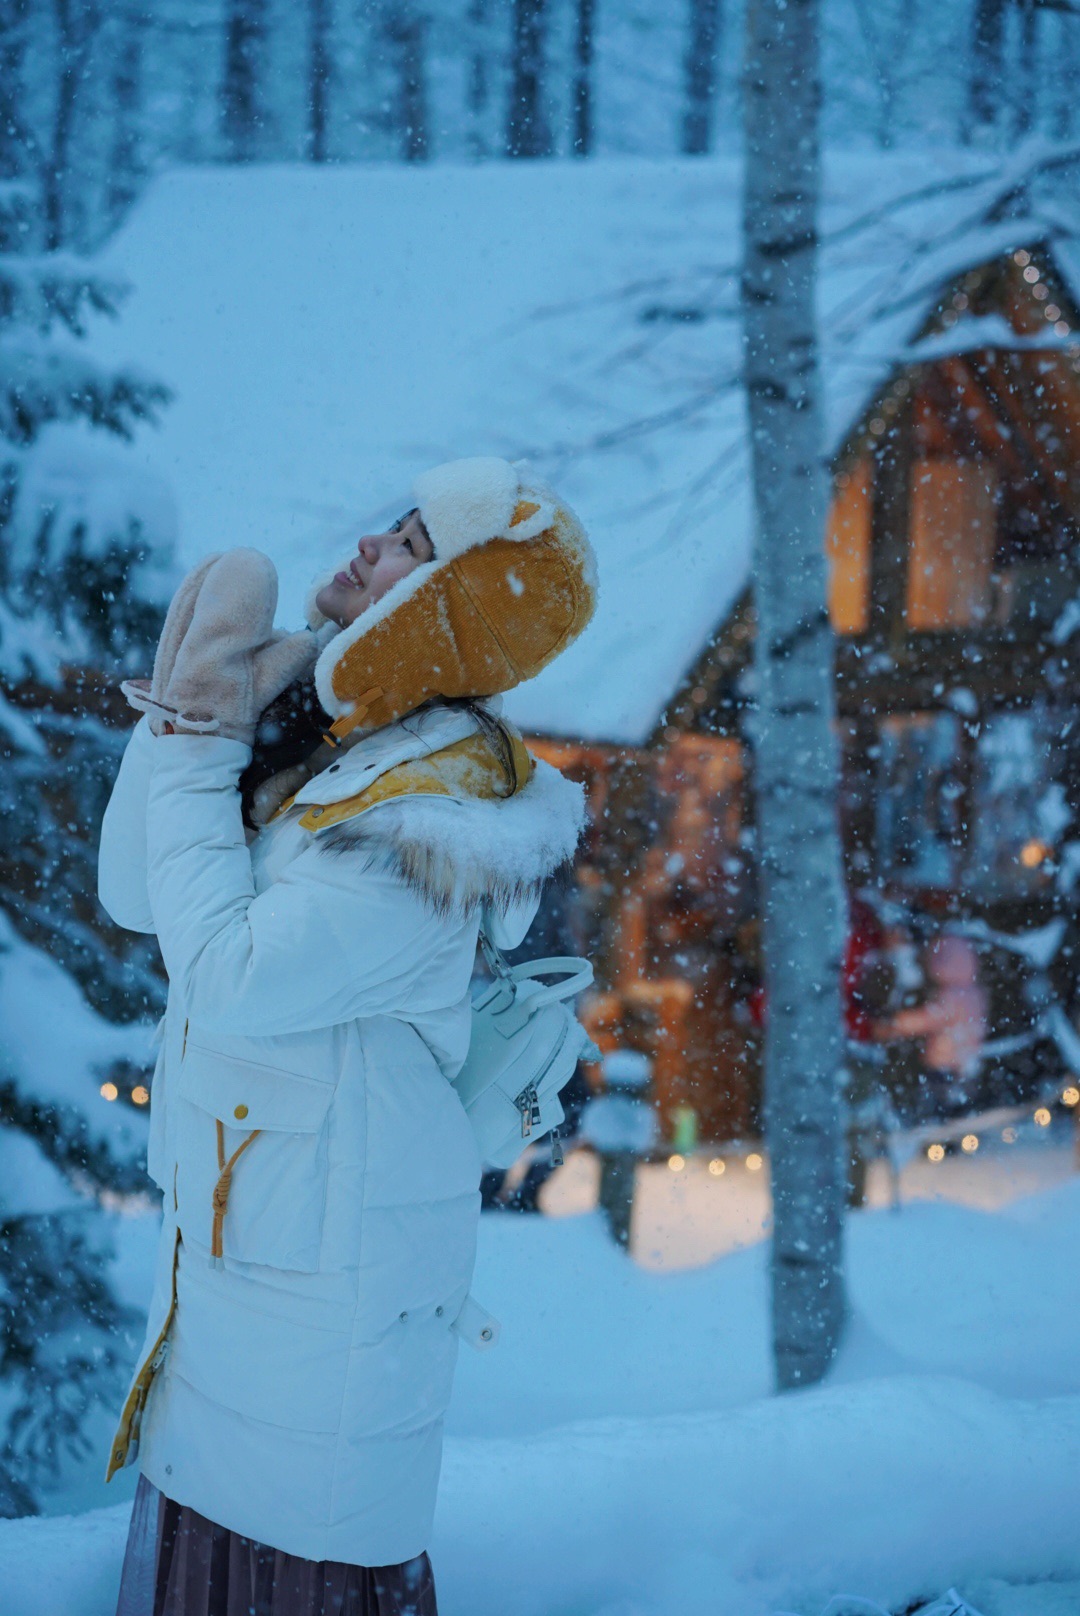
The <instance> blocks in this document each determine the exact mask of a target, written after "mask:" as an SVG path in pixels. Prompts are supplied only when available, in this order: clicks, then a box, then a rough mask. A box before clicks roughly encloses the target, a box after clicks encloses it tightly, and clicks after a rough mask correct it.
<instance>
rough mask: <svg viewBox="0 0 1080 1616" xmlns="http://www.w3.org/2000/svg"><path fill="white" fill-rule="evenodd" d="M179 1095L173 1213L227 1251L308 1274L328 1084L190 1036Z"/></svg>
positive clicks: (189, 1231)
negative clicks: (227, 1052) (175, 1209)
mask: <svg viewBox="0 0 1080 1616" xmlns="http://www.w3.org/2000/svg"><path fill="white" fill-rule="evenodd" d="M177 1093H178V1097H179V1100H180V1101H181V1104H180V1106H179V1108H178V1110H179V1112H180V1115H179V1116H178V1119H177V1122H178V1126H177V1135H176V1141H177V1201H178V1214H177V1215H178V1221H179V1224H180V1228H181V1230H182V1231H183V1234H184V1237H185V1239H188V1240H190V1241H192V1242H194V1243H196V1244H198V1245H201V1246H205V1247H206V1248H207V1249H208V1250H210V1251H213V1250H214V1246H215V1241H216V1242H217V1243H218V1244H220V1247H221V1250H222V1252H223V1255H224V1257H225V1258H232V1259H234V1260H236V1261H237V1262H246V1263H263V1264H266V1265H267V1266H269V1267H273V1268H283V1269H291V1270H293V1271H295V1272H299V1273H314V1272H316V1270H317V1269H318V1267H319V1255H320V1250H321V1246H322V1231H323V1219H324V1214H325V1208H326V1180H327V1114H328V1112H329V1109H330V1102H331V1100H332V1099H333V1095H334V1086H333V1084H331V1083H320V1082H317V1081H315V1080H314V1079H312V1078H309V1077H304V1076H302V1075H301V1074H299V1073H296V1072H286V1071H281V1070H279V1069H278V1068H277V1067H273V1066H265V1065H263V1064H261V1063H259V1062H257V1061H249V1060H243V1059H241V1058H239V1057H237V1056H234V1055H225V1054H222V1053H221V1052H220V1051H218V1050H213V1049H209V1048H206V1047H204V1046H201V1045H199V1044H196V1043H192V1042H191V1041H189V1043H188V1046H187V1051H186V1053H185V1055H184V1062H183V1066H182V1067H181V1071H180V1081H179V1084H178V1088H177Z"/></svg>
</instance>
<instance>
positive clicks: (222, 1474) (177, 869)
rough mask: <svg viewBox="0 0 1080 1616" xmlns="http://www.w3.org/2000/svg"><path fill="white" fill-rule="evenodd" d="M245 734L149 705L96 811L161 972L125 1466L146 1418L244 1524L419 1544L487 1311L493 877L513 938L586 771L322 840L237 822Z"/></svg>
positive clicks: (188, 1486)
mask: <svg viewBox="0 0 1080 1616" xmlns="http://www.w3.org/2000/svg"><path fill="white" fill-rule="evenodd" d="M473 727H474V726H473V720H472V719H471V718H470V717H469V715H468V714H467V713H462V712H461V711H456V710H452V709H446V708H436V709H434V710H432V711H430V712H428V713H426V714H424V715H423V716H418V715H414V716H413V718H411V719H409V720H407V721H405V722H404V723H401V724H395V725H392V726H390V727H389V728H388V729H386V730H383V731H381V732H379V733H377V734H375V735H373V736H370V737H368V738H367V739H365V740H363V741H361V742H360V743H359V744H358V745H356V746H355V747H353V748H352V750H351V751H349V752H348V753H347V754H346V755H345V756H344V757H343V759H342V760H341V762H340V764H339V765H337V767H336V770H335V783H334V784H333V786H332V787H330V786H329V784H328V781H327V780H326V779H325V778H323V779H322V780H321V784H320V783H318V782H312V786H311V787H310V788H308V790H307V793H306V794H305V793H301V798H302V799H304V800H306V801H308V802H310V801H313V800H315V801H319V802H323V801H326V800H332V799H333V797H334V796H335V795H336V798H337V799H339V800H341V799H344V798H345V797H348V796H349V795H350V793H353V794H355V793H356V792H358V791H359V790H361V789H362V788H363V787H366V786H367V784H369V783H370V782H371V781H372V780H374V779H377V778H378V777H379V775H380V774H381V773H382V772H384V771H385V770H386V769H388V768H389V767H391V766H392V765H393V764H395V763H397V762H400V761H401V760H402V759H403V757H405V758H408V757H413V758H415V757H418V756H421V755H427V754H429V753H431V752H433V751H436V750H438V749H439V748H441V747H445V746H448V745H450V744H452V743H453V742H455V741H458V740H460V739H461V738H462V737H463V736H464V735H465V734H467V733H468V732H469V731H470V730H471V729H472V728H473ZM249 757H250V752H249V749H248V748H247V747H246V746H244V745H241V744H240V743H239V742H235V741H229V740H224V739H218V738H213V737H209V738H208V737H202V736H181V735H175V736H163V737H161V738H156V737H155V736H154V735H153V734H152V733H151V732H150V730H149V728H148V726H147V724H146V721H145V720H144V721H143V722H142V723H141V724H140V725H139V727H138V729H137V731H136V732H135V734H134V736H133V738H132V740H131V742H130V744H129V747H128V750H127V753H126V754H125V758H124V762H123V765H122V768H121V771H120V775H119V777H118V780H117V784H116V787H115V789H114V793H113V797H112V800H111V802H110V805H109V809H108V812H107V814H106V818H105V822H104V825H103V830H102V843H101V865H100V893H101V899H102V902H103V903H104V905H105V907H106V909H107V910H108V911H109V913H110V914H111V915H112V916H113V918H114V919H115V920H116V921H117V922H118V923H119V924H121V925H123V926H126V927H129V928H131V929H134V930H140V931H153V932H156V934H157V937H158V941H159V943H160V946H161V950H162V954H163V956H164V959H165V964H166V966H167V968H168V972H169V981H170V990H169V1004H168V1011H167V1014H166V1017H165V1022H164V1032H163V1039H162V1045H161V1049H160V1054H159V1059H158V1065H157V1070H156V1073H155V1077H154V1084H153V1097H152V1102H151V1139H150V1148H149V1169H150V1173H151V1175H152V1176H153V1178H154V1179H155V1180H156V1182H157V1183H158V1184H159V1185H160V1186H161V1188H162V1190H163V1192H164V1227H163V1230H162V1237H161V1249H160V1261H159V1267H158V1273H157V1278H156V1284H155V1290H154V1296H153V1301H152V1305H151V1310H150V1318H149V1324H148V1330H147V1338H146V1347H145V1351H144V1354H143V1355H142V1357H141V1358H140V1364H141V1368H140V1371H139V1373H138V1374H137V1375H136V1377H135V1380H134V1382H133V1385H132V1390H131V1394H130V1396H129V1398H128V1403H127V1405H126V1407H125V1410H124V1415H123V1418H122V1421H121V1427H120V1430H119V1432H118V1434H117V1438H116V1441H115V1443H114V1449H113V1454H112V1464H111V1467H110V1470H112V1469H115V1468H117V1467H118V1466H119V1465H121V1464H124V1463H130V1462H131V1460H132V1458H133V1456H134V1452H135V1449H136V1447H137V1448H138V1453H139V1462H140V1464H141V1467H142V1469H143V1470H144V1472H145V1473H146V1475H147V1476H148V1477H149V1479H150V1480H151V1481H152V1482H153V1483H154V1484H155V1485H156V1486H157V1487H158V1488H160V1489H161V1491H162V1492H164V1493H165V1494H166V1495H167V1496H168V1497H170V1498H172V1499H175V1500H178V1501H179V1502H180V1503H183V1504H188V1505H191V1506H193V1507H194V1508H195V1509H197V1510H199V1511H200V1512H201V1513H202V1514H204V1515H206V1516H208V1517H209V1518H210V1519H211V1520H214V1521H217V1522H219V1523H220V1524H222V1525H224V1526H227V1527H229V1528H231V1529H232V1530H233V1531H235V1532H239V1533H241V1534H243V1535H245V1536H247V1537H251V1538H255V1539H257V1540H258V1541H260V1542H263V1543H268V1544H271V1545H273V1546H274V1547H276V1548H279V1549H283V1550H285V1551H287V1552H289V1553H291V1554H296V1555H302V1556H304V1557H306V1558H307V1559H310V1560H316V1561H321V1560H340V1561H346V1562H350V1563H354V1564H360V1565H387V1564H393V1563H397V1562H399V1561H402V1560H406V1559H409V1558H411V1557H412V1556H414V1555H417V1554H419V1553H421V1552H422V1551H423V1550H424V1549H425V1548H426V1547H427V1544H428V1534H429V1531H430V1527H431V1520H432V1514H433V1510H434V1502H435V1490H436V1485H437V1480H438V1472H439V1464H440V1456H441V1441H442V1419H443V1414H444V1411H445V1409H446V1405H447V1401H448V1398H449V1393H450V1385H451V1379H452V1376H453V1369H454V1361H455V1356H456V1350H457V1344H458V1340H459V1338H460V1336H461V1335H465V1336H466V1338H467V1339H468V1338H471V1339H473V1341H474V1343H475V1344H477V1345H483V1344H485V1342H486V1341H489V1340H491V1339H492V1336H493V1334H494V1327H493V1321H491V1320H489V1319H488V1318H487V1316H486V1315H484V1314H483V1312H482V1310H480V1309H479V1308H478V1307H477V1306H476V1304H474V1303H473V1302H472V1301H471V1300H470V1299H469V1298H468V1291H469V1284H470V1280H471V1276H472V1269H473V1260H474V1244H475V1235H476V1225H477V1217H478V1208H479V1196H478V1181H479V1171H480V1163H479V1160H478V1156H477V1150H476V1145H475V1142H474V1140H473V1137H472V1133H471V1130H470V1127H469V1124H468V1122H467V1120H466V1117H465V1114H464V1112H463V1110H462V1108H461V1106H460V1104H459V1102H458V1100H457V1097H456V1095H455V1093H454V1090H453V1088H452V1087H451V1084H450V1081H449V1079H450V1078H451V1077H452V1076H453V1075H454V1074H455V1072H456V1070H457V1069H458V1067H459V1066H460V1064H461V1062H462V1060H463V1058H464V1056H465V1053H466V1049H467V1044H468V1036H469V1006H468V992H469V982H470V975H471V971H472V967H473V961H474V955H475V949H476V941H477V929H478V921H479V908H478V905H479V901H480V900H481V899H482V898H483V897H484V896H485V895H487V896H491V895H493V894H498V895H499V897H500V899H501V902H502V921H501V925H500V923H499V922H496V923H495V924H496V929H497V930H500V933H501V934H500V935H499V937H498V940H499V941H500V942H502V943H503V945H504V946H510V945H512V944H513V943H515V942H516V941H518V940H520V937H521V936H522V935H523V934H524V931H525V929H526V928H527V925H528V923H529V921H530V920H531V917H532V914H533V912H534V910H535V903H536V894H537V892H538V890H539V886H540V884H541V883H542V881H543V880H544V879H545V878H546V877H547V876H548V875H549V874H550V873H551V871H552V869H553V868H554V867H555V866H556V865H557V864H559V863H560V862H561V861H562V860H564V859H565V858H567V857H568V856H569V855H570V854H571V853H572V851H573V847H574V845H575V843H576V840H577V836H578V832H579V829H580V824H581V818H582V803H581V792H580V789H579V788H578V787H577V786H574V785H571V784H570V783H569V782H567V781H565V780H563V779H562V777H561V776H560V775H559V774H558V773H557V772H556V771H555V770H552V769H550V768H547V767H546V766H545V765H544V764H537V767H536V771H535V772H534V774H533V777H532V779H531V780H530V782H529V784H528V785H527V786H526V787H525V788H524V789H523V790H522V791H520V792H519V793H518V794H517V795H516V796H514V797H510V798H509V799H507V800H505V801H499V802H493V801H481V800H475V799H474V800H445V799H438V800H436V799H432V798H413V799H409V798H405V799H400V798H399V799H398V800H397V801H395V802H392V803H385V804H383V805H382V806H380V807H378V808H372V809H370V810H369V811H368V812H367V813H366V814H365V815H364V816H363V817H362V818H361V819H360V820H359V821H352V822H349V823H347V824H345V825H338V826H337V827H336V831H335V832H334V841H333V845H332V846H331V845H328V843H327V841H326V839H325V838H323V837H320V836H319V835H316V834H313V832H312V831H311V830H305V829H303V828H302V827H300V825H299V823H298V819H299V817H300V815H301V812H302V808H303V802H301V803H300V804H299V805H298V807H297V808H296V809H294V810H290V811H289V812H288V813H286V814H285V815H283V816H280V817H279V818H278V819H277V820H275V821H274V822H273V824H271V825H270V826H269V827H268V828H267V829H265V830H263V831H262V832H260V833H259V835H258V837H257V838H256V839H255V841H254V843H253V845H252V846H251V847H250V848H249V846H248V844H247V841H246V839H245V834H244V830H243V826H242V822H241V816H240V799H239V793H238V791H237V780H238V777H239V775H240V773H241V772H242V770H243V769H244V768H245V767H246V765H247V762H248V760H249ZM313 792H317V795H313V794H312V793H313ZM351 831H352V832H355V834H353V835H352V836H351V838H350V836H349V835H348V834H347V833H349V832H351ZM417 870H423V872H424V877H423V888H424V889H423V890H418V889H417V883H416V879H415V873H413V875H412V878H410V874H409V872H415V871H417ZM515 900H516V901H515ZM256 1130H257V1132H256ZM219 1140H220V1143H221V1146H222V1149H223V1157H224V1160H225V1161H228V1160H230V1159H232V1158H233V1157H234V1153H236V1152H238V1151H240V1150H241V1147H243V1149H242V1151H241V1153H240V1154H239V1155H237V1156H236V1157H235V1164H234V1166H233V1169H232V1175H231V1182H230V1184H229V1186H228V1196H227V1203H226V1204H225V1205H224V1209H223V1216H222V1217H221V1220H220V1225H219V1227H220V1231H221V1244H222V1250H223V1257H222V1259H221V1260H220V1261H219V1262H218V1263H215V1261H214V1260H213V1258H212V1256H211V1244H212V1238H213V1233H214V1215H215V1205H214V1196H215V1187H218V1193H219V1200H220V1176H221V1158H220V1157H219ZM245 1141H248V1143H246V1144H245ZM144 1403H145V1407H143V1405H144Z"/></svg>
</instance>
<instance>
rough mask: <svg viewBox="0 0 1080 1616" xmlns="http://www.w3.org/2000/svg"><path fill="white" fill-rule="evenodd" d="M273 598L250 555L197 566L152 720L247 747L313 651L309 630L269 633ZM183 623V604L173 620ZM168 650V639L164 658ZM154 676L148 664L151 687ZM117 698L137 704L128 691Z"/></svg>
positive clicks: (268, 578) (267, 571)
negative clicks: (189, 604) (202, 567)
mask: <svg viewBox="0 0 1080 1616" xmlns="http://www.w3.org/2000/svg"><path fill="white" fill-rule="evenodd" d="M196 570H198V569H196ZM189 576H190V577H194V574H191V575H189ZM187 582H188V580H185V584H186V583H187ZM183 589H184V585H181V591H183ZM277 593H278V584H277V572H276V570H275V568H274V564H273V562H272V561H271V560H270V559H269V557H268V556H264V555H262V554H261V553H260V551H258V550H248V549H239V550H228V551H226V552H225V554H224V555H221V556H217V557H215V558H214V559H213V560H212V561H211V562H210V564H209V565H206V566H205V571H204V572H203V573H202V575H201V577H200V578H199V580H198V581H197V585H196V594H195V599H194V602H193V606H192V609H191V612H190V616H189V617H187V622H186V628H185V630H184V631H183V633H182V635H181V638H180V641H179V645H178V646H177V648H176V650H175V654H173V655H172V666H171V669H169V670H168V673H167V676H166V678H165V680H164V689H163V690H162V691H161V693H160V695H159V696H158V695H157V694H156V693H155V694H154V696H153V697H152V699H153V702H154V707H155V708H156V716H157V717H159V718H160V719H162V720H163V721H167V722H169V723H170V724H171V725H172V727H173V728H174V729H175V730H179V731H182V732H187V733H192V734H213V735H224V736H227V737H228V738H230V739H232V740H237V741H243V742H245V743H246V744H247V745H249V746H250V745H251V742H252V741H253V739H254V735H255V726H256V724H257V723H258V720H259V717H260V715H261V714H262V711H263V709H264V708H265V707H267V706H268V705H269V704H270V702H272V701H273V700H274V698H275V697H276V696H279V695H280V694H281V692H282V691H283V690H284V689H285V687H286V686H287V685H289V684H291V683H292V681H293V680H294V679H296V678H298V677H299V676H300V675H301V674H302V673H304V672H305V671H306V669H308V668H309V667H310V666H311V665H312V663H313V662H314V661H315V657H316V654H317V652H318V642H317V640H316V637H315V635H314V634H313V633H312V632H311V630H310V629H302V630H300V632H299V633H297V634H285V633H283V632H282V631H281V630H275V628H274V612H275V610H276V608H277ZM174 604H175V603H174ZM170 610H171V609H170ZM186 616H187V609H186V604H185V606H184V607H183V608H182V609H181V610H180V611H178V613H177V617H178V620H182V619H183V618H184V617H186ZM168 626H169V625H168V622H167V621H166V628H168ZM165 638H166V636H165V634H164V633H163V635H162V639H163V641H164V640H165ZM171 647H172V641H171V639H170V642H169V651H170V654H172V650H171ZM157 673H158V668H157V661H156V660H155V666H154V675H155V681H156V679H157ZM125 694H127V696H128V700H129V701H131V702H132V704H133V705H137V702H136V701H135V700H134V699H133V696H132V693H131V692H130V691H128V690H127V689H125ZM144 710H150V709H149V707H147V708H145V709H144ZM152 722H153V720H152Z"/></svg>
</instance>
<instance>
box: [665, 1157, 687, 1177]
mask: <svg viewBox="0 0 1080 1616" xmlns="http://www.w3.org/2000/svg"><path fill="white" fill-rule="evenodd" d="M667 1164H668V1166H669V1167H670V1168H671V1171H672V1172H673V1173H681V1172H682V1170H683V1168H684V1167H685V1166H686V1157H685V1156H678V1155H676V1156H669V1157H668V1159H667Z"/></svg>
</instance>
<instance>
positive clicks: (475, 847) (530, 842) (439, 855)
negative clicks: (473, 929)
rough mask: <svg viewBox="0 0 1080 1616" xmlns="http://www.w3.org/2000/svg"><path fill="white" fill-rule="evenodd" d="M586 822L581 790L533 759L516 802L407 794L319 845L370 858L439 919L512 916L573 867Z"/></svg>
mask: <svg viewBox="0 0 1080 1616" xmlns="http://www.w3.org/2000/svg"><path fill="white" fill-rule="evenodd" d="M584 823H585V791H584V788H583V787H582V786H580V785H578V784H576V783H575V782H574V781H572V780H567V779H565V778H564V776H563V775H561V774H560V773H559V771H558V769H554V768H552V766H551V765H550V764H549V763H544V762H543V761H541V760H540V759H537V761H536V767H535V770H534V772H533V776H532V778H531V780H530V781H529V783H528V785H527V786H525V787H524V788H523V789H522V790H521V791H519V792H517V793H516V795H514V796H513V797H508V798H506V799H504V800H502V801H496V802H484V801H480V800H479V799H476V798H471V799H469V800H468V801H460V800H456V799H454V800H450V799H447V798H446V797H433V796H432V797H429V796H417V797H403V798H399V799H398V800H397V801H394V802H386V803H382V804H381V805H380V806H379V807H377V808H371V809H369V810H368V811H367V812H366V813H363V814H360V815H358V816H357V817H356V818H355V819H348V820H345V821H344V822H343V823H342V824H340V825H335V826H334V827H332V828H331V829H330V830H327V831H323V832H321V833H319V834H318V844H319V846H321V847H324V848H326V849H327V851H328V852H331V853H335V854H338V855H343V854H350V853H366V854H367V855H369V857H371V858H372V860H373V861H374V862H376V863H377V864H380V865H382V867H383V868H386V869H390V870H392V871H393V872H394V873H395V874H396V875H397V876H399V877H400V878H401V880H403V881H404V882H406V884H407V885H408V886H410V887H412V888H413V889H414V890H415V891H417V892H419V893H420V894H421V896H422V897H423V898H425V899H426V901H427V902H429V903H430V904H431V905H432V906H433V907H434V908H435V909H436V910H437V911H438V912H439V913H442V914H450V913H467V912H469V911H470V910H473V909H475V908H477V907H478V906H479V905H480V904H482V903H485V902H487V903H490V904H491V905H492V907H493V908H495V909H500V910H506V909H509V908H510V907H512V906H513V905H515V904H518V903H521V902H523V901H526V900H528V899H529V898H534V897H537V896H538V895H539V893H540V890H541V888H542V887H543V885H544V883H545V882H546V881H547V880H548V879H549V878H550V877H551V876H552V875H554V874H555V872H556V871H557V870H559V869H560V868H562V867H563V866H565V865H567V864H569V862H570V860H571V859H572V858H573V856H574V851H575V849H576V847H577V843H578V838H579V837H580V835H581V831H582V827H583V825H584Z"/></svg>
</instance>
